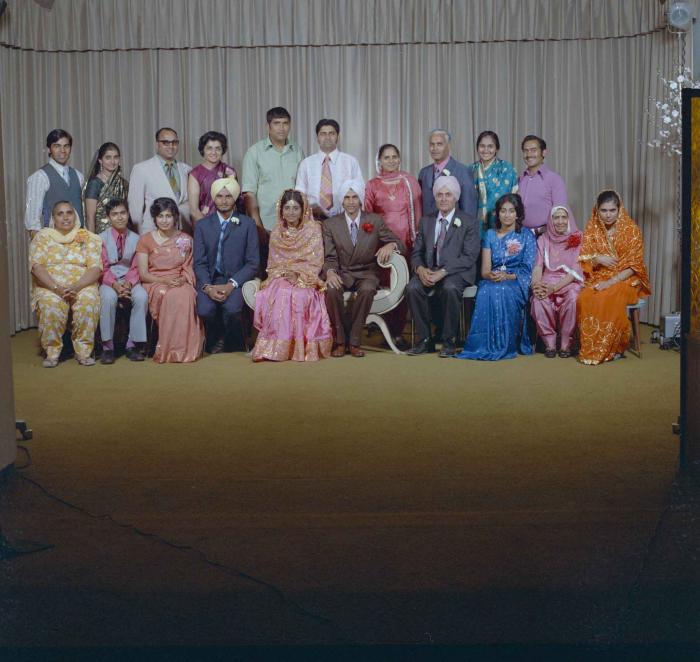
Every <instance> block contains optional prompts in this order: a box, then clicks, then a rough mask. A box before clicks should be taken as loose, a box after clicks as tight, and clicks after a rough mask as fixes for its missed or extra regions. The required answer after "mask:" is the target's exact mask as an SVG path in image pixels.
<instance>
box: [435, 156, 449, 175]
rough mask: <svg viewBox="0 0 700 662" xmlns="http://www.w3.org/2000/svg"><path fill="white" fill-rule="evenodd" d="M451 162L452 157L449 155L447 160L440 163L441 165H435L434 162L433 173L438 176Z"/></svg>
mask: <svg viewBox="0 0 700 662" xmlns="http://www.w3.org/2000/svg"><path fill="white" fill-rule="evenodd" d="M449 160H450V155H449V154H448V155H447V158H446V159H443V160H442V161H440V163H435V161H433V172H434V173H436V174H437V173H438V172H442V171H443V170H444V169H445V168H446V167H447V162H448V161H449Z"/></svg>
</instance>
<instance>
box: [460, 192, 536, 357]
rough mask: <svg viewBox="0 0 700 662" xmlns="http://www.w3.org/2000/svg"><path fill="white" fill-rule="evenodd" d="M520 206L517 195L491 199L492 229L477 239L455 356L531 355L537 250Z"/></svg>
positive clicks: (510, 194)
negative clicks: (473, 278)
mask: <svg viewBox="0 0 700 662" xmlns="http://www.w3.org/2000/svg"><path fill="white" fill-rule="evenodd" d="M523 218H525V208H524V207H523V201H522V200H521V198H520V196H519V195H518V194H517V193H507V194H506V195H504V196H501V197H500V198H499V199H498V202H497V203H496V219H497V220H496V228H495V229H494V230H489V231H488V232H487V233H486V236H485V237H484V239H483V240H482V242H481V277H482V280H481V281H480V282H479V290H478V292H477V294H476V310H475V311H474V317H473V319H472V325H471V329H470V331H469V337H468V338H467V341H466V343H465V344H464V351H462V352H461V353H460V354H457V357H458V358H460V359H477V360H481V361H498V360H500V359H513V358H515V357H516V356H517V354H518V353H520V354H532V352H533V348H532V343H531V342H530V337H529V336H528V329H527V319H528V317H527V304H528V300H529V294H530V277H531V275H532V267H533V265H534V263H535V256H536V254H537V243H536V241H535V236H534V235H533V234H532V232H531V231H530V230H529V229H527V228H523Z"/></svg>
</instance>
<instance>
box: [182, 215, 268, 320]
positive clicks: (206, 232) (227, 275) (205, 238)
mask: <svg viewBox="0 0 700 662" xmlns="http://www.w3.org/2000/svg"><path fill="white" fill-rule="evenodd" d="M236 218H238V219H239V222H238V224H235V223H227V225H226V228H225V229H224V238H223V242H222V246H221V254H222V269H223V273H218V272H217V271H216V256H217V251H218V246H219V236H220V234H221V223H220V222H219V216H218V214H217V213H216V211H215V212H214V213H213V214H209V216H206V217H204V218H203V219H202V220H201V221H198V222H197V224H196V225H195V228H194V273H195V276H196V278H197V314H198V315H199V316H200V317H201V318H202V319H203V320H204V321H205V322H206V323H207V326H209V325H210V324H211V323H212V322H214V320H215V318H216V315H217V311H218V309H219V307H220V308H221V312H222V316H223V322H224V328H225V330H226V332H227V333H228V332H229V331H236V330H238V328H239V327H240V319H239V316H240V313H241V309H242V308H243V293H242V290H241V288H242V287H243V283H245V282H246V281H248V280H251V278H254V277H255V274H256V273H257V271H258V265H259V263H260V248H259V246H258V232H257V229H256V228H255V221H253V219H252V218H249V217H248V216H244V215H242V214H238V215H236ZM231 278H233V280H235V281H236V283H237V284H238V287H236V288H235V289H234V290H233V292H231V294H230V295H229V296H228V298H227V299H226V300H225V301H224V302H223V303H217V302H216V301H214V300H213V299H210V298H209V295H208V294H206V293H205V292H203V291H202V287H204V286H205V285H220V284H223V283H227V282H228V281H229V279H231Z"/></svg>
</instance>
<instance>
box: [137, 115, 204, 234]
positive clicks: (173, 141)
mask: <svg viewBox="0 0 700 662" xmlns="http://www.w3.org/2000/svg"><path fill="white" fill-rule="evenodd" d="M179 147H180V139H179V138H178V137H177V132H176V131H175V130H174V129H171V128H169V127H163V128H161V129H158V131H157V132H156V154H155V156H154V157H152V158H150V159H148V160H146V161H141V163H137V164H136V165H135V166H134V167H133V169H132V171H131V177H130V178H129V214H130V215H131V220H132V221H133V223H134V225H135V226H136V228H137V229H138V231H139V234H145V233H146V232H150V231H151V230H153V229H154V228H155V224H154V222H153V219H152V218H151V214H150V212H149V209H150V208H151V204H152V203H153V201H154V200H155V199H156V198H171V199H172V200H174V201H175V203H176V204H177V206H178V208H179V209H180V222H181V224H182V228H181V229H182V230H183V231H184V232H188V233H189V234H192V226H191V224H190V208H189V205H188V204H187V176H188V175H189V172H190V170H192V168H191V166H189V165H187V164H186V163H183V162H182V161H178V160H177V159H176V158H175V157H176V156H177V152H178V149H179Z"/></svg>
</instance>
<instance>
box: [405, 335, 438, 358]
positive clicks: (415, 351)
mask: <svg viewBox="0 0 700 662" xmlns="http://www.w3.org/2000/svg"><path fill="white" fill-rule="evenodd" d="M434 351H435V345H433V343H432V342H431V341H430V340H428V339H427V338H425V339H423V340H421V341H420V342H419V343H417V344H416V345H414V346H413V347H411V349H409V350H408V351H407V352H406V354H407V355H408V356H418V355H419V354H430V353H431V352H434Z"/></svg>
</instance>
